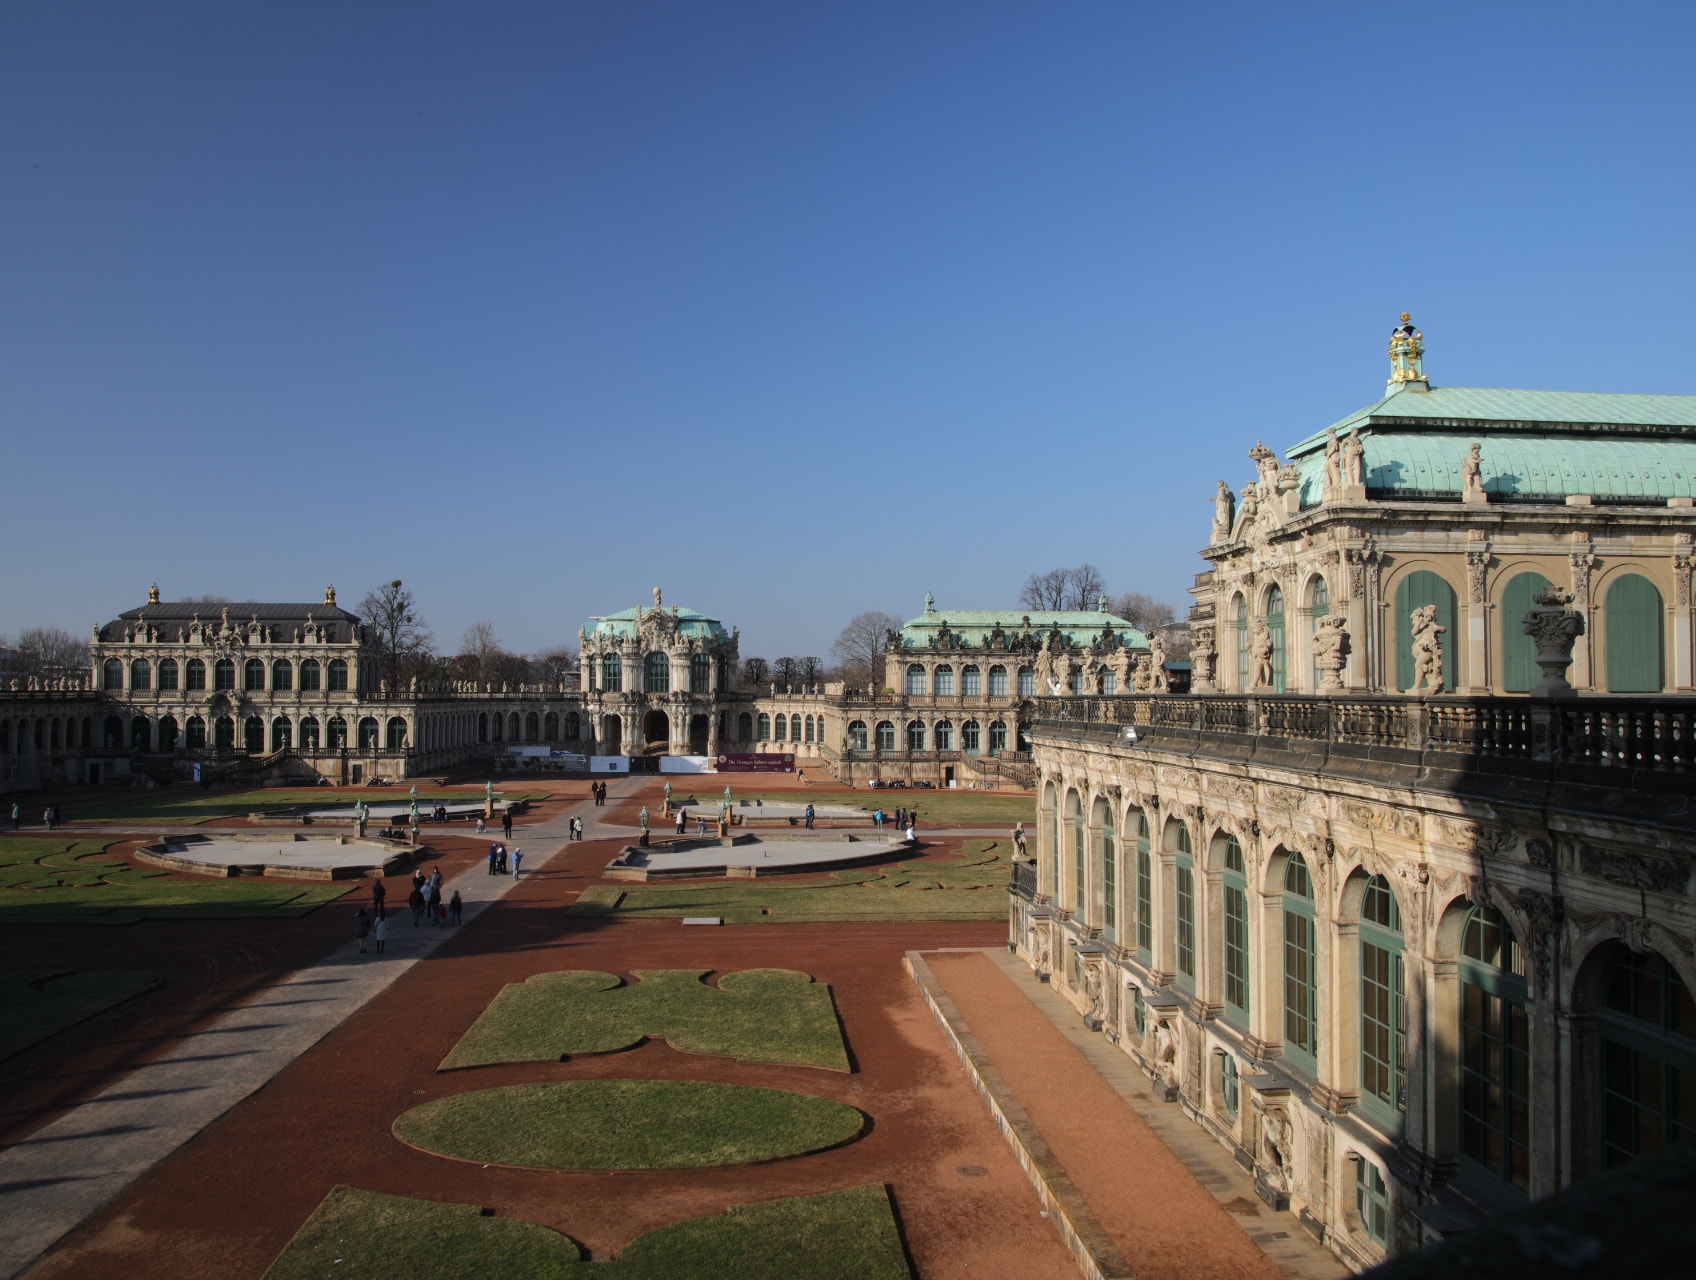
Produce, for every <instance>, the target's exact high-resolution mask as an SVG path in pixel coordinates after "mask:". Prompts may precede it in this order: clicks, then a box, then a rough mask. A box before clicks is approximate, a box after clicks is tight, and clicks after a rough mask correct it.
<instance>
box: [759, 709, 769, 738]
mask: <svg viewBox="0 0 1696 1280" xmlns="http://www.w3.org/2000/svg"><path fill="white" fill-rule="evenodd" d="M760 741H761V742H770V741H771V717H770V716H768V715H767V714H766V713H765V712H763V711H762V712H760Z"/></svg>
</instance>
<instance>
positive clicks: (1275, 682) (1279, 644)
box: [1266, 587, 1289, 693]
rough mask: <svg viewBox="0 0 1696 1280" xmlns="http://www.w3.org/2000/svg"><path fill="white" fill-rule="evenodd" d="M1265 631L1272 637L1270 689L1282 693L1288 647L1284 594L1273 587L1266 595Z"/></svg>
mask: <svg viewBox="0 0 1696 1280" xmlns="http://www.w3.org/2000/svg"><path fill="white" fill-rule="evenodd" d="M1266 630H1267V631H1268V632H1270V633H1271V635H1272V687H1273V689H1275V690H1276V691H1277V692H1279V693H1283V692H1284V690H1285V687H1286V686H1287V684H1288V683H1289V675H1288V673H1289V645H1288V643H1287V639H1288V637H1287V630H1288V629H1287V628H1286V627H1285V626H1284V593H1283V591H1282V589H1281V588H1278V587H1273V588H1272V589H1271V590H1270V591H1268V592H1267V593H1266Z"/></svg>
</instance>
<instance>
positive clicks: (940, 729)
mask: <svg viewBox="0 0 1696 1280" xmlns="http://www.w3.org/2000/svg"><path fill="white" fill-rule="evenodd" d="M934 741H935V743H936V749H937V750H938V751H952V750H954V722H953V721H952V720H938V721H937V722H936V729H935V734H934Z"/></svg>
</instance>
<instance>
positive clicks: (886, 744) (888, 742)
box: [877, 720, 895, 751]
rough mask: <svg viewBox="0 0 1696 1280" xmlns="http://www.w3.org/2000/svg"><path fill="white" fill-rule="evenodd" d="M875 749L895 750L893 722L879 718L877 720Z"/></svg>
mask: <svg viewBox="0 0 1696 1280" xmlns="http://www.w3.org/2000/svg"><path fill="white" fill-rule="evenodd" d="M877 749H878V750H879V751H893V750H895V722H894V721H893V720H879V721H878V722H877Z"/></svg>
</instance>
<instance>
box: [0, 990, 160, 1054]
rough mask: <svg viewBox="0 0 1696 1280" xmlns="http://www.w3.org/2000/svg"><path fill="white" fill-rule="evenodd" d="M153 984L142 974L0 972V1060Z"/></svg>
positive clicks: (137, 993) (138, 993)
mask: <svg viewBox="0 0 1696 1280" xmlns="http://www.w3.org/2000/svg"><path fill="white" fill-rule="evenodd" d="M158 985H159V975H158V974H155V973H148V972H146V971H144V970H141V969H108V970H101V971H98V972H94V973H74V972H71V971H69V970H64V969H0V1059H4V1058H9V1057H11V1056H12V1055H13V1054H14V1053H20V1052H22V1051H23V1050H25V1049H27V1048H29V1047H30V1046H31V1045H32V1044H40V1043H41V1042H42V1041H43V1040H45V1039H47V1037H48V1036H51V1035H57V1034H58V1033H59V1032H61V1031H63V1030H64V1029H65V1028H66V1027H71V1026H75V1025H76V1024H77V1023H79V1022H81V1021H82V1020H83V1019H84V1018H92V1017H93V1016H94V1015H95V1014H97V1013H102V1012H104V1011H105V1010H107V1009H110V1008H111V1007H112V1006H113V1005H115V1004H119V1003H121V1002H123V1001H125V1000H128V999H129V998H130V997H131V996H138V995H140V994H141V993H142V992H143V991H151V990H153V988H154V987H156V986H158Z"/></svg>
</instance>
